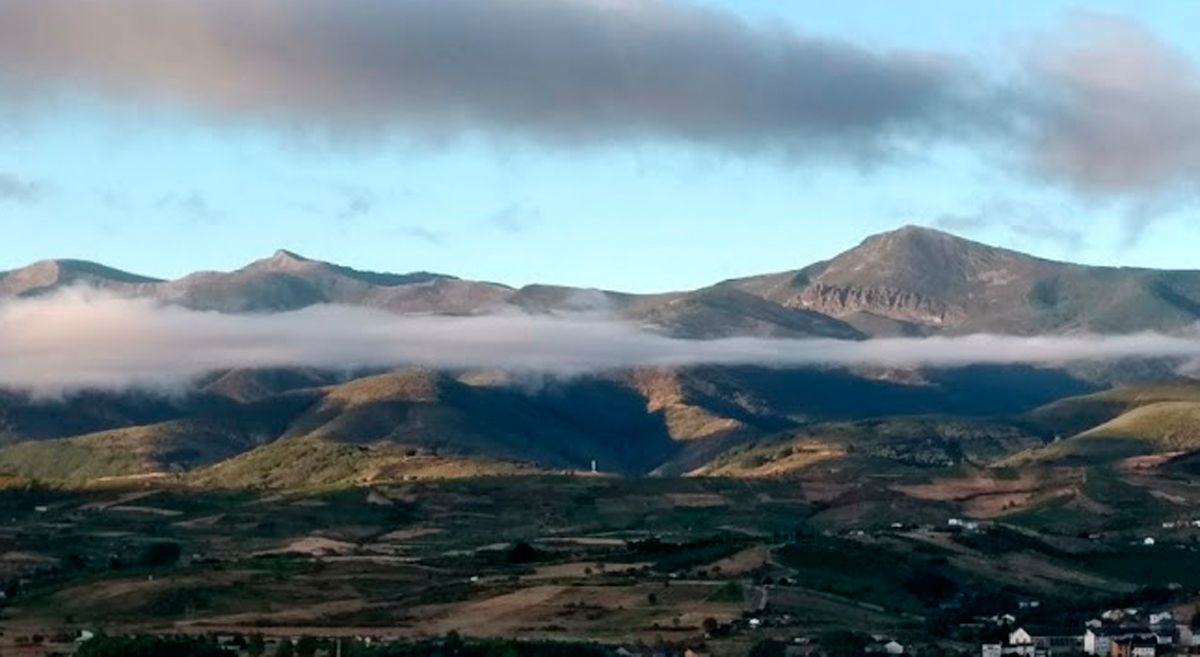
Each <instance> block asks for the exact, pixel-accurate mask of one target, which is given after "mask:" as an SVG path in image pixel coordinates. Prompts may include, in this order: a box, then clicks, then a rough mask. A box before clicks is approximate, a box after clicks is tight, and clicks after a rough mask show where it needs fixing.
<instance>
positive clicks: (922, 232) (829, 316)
mask: <svg viewBox="0 0 1200 657" xmlns="http://www.w3.org/2000/svg"><path fill="white" fill-rule="evenodd" d="M74 285H86V286H90V287H96V288H100V289H105V290H109V291H112V292H116V293H119V294H123V295H131V296H141V297H148V298H153V299H156V300H159V301H162V302H165V303H173V304H180V305H184V306H187V307H190V308H197V309H203V310H218V311H222V312H230V313H235V312H270V311H281V310H291V309H297V308H302V307H305V306H309V305H313V304H320V303H339V304H350V305H359V306H368V307H372V308H380V309H384V310H388V311H391V312H396V313H407V314H446V315H464V314H479V313H491V312H511V311H513V310H518V311H520V312H528V313H571V312H579V311H587V312H592V313H595V312H602V313H607V314H610V315H612V316H615V317H619V318H622V319H625V320H628V321H632V322H637V323H640V324H647V325H652V326H657V327H660V328H662V329H665V330H667V331H668V332H670V333H672V334H674V335H677V336H680V337H687V338H696V339H708V338H717V337H727V336H734V335H755V336H786V337H797V336H823V337H836V338H844V339H859V338H862V337H864V336H871V337H879V336H888V335H928V334H931V333H951V334H962V333H972V332H992V333H1010V334H1019V335H1035V334H1047V333H1073V332H1079V331H1093V332H1100V333H1125V332H1130V331H1138V330H1163V331H1171V330H1176V329H1180V328H1183V327H1186V326H1189V325H1191V324H1192V323H1194V322H1195V321H1197V319H1200V272H1195V271H1158V270H1150V269H1131V268H1112V267H1089V266H1083V265H1075V264H1069V263H1062V262H1054V261H1050V260H1044V259H1041V258H1036V257H1033V256H1029V255H1025V254H1022V253H1018V252H1016V251H1011V250H1007V249H1000V248H995V247H991V246H987V245H984V244H980V243H977V242H972V241H970V240H966V239H962V238H959V237H955V236H953V235H950V234H948V233H943V232H940V231H936V230H932V229H928V228H919V227H915V226H906V227H904V228H901V229H899V230H895V231H891V232H887V233H881V234H878V235H873V236H871V237H868V238H867V239H866V240H864V241H863V242H862V243H861V244H860V245H858V246H857V247H855V248H852V249H850V250H848V251H846V252H844V253H841V254H839V255H836V256H835V257H833V258H831V259H829V260H826V261H824V262H819V263H816V264H812V265H809V266H806V267H802V268H800V269H795V270H791V271H785V272H779V273H772V274H765V275H761V276H752V277H748V278H742V279H737V280H731V281H725V282H723V283H718V284H716V285H711V286H706V287H703V288H700V289H697V290H691V291H681V292H672V293H664V294H643V295H638V294H626V293H621V292H613V291H603V290H595V289H585V288H572V287H563V286H554V285H529V286H526V287H523V288H520V289H514V288H512V287H508V286H505V285H502V284H497V283H490V282H484V281H470V280H465V279H460V278H456V277H453V276H449V275H445V274H434V273H428V272H411V273H402V274H393V273H381V272H368V271H360V270H356V269H352V268H350V267H344V266H340V265H336V264H332V263H327V262H322V261H319V260H313V259H309V258H305V257H303V256H300V255H297V254H295V253H291V252H289V251H282V250H281V251H278V252H276V253H275V254H273V255H272V256H270V257H267V258H263V259H261V260H257V261H254V262H252V263H250V264H248V265H246V266H245V267H242V268H240V269H237V270H234V271H229V272H197V273H193V274H189V275H187V276H184V277H182V278H179V279H177V280H172V281H160V280H157V279H154V278H151V277H147V276H140V275H136V274H130V273H127V272H122V271H119V270H116V269H112V268H110V267H106V266H104V265H100V264H96V263H90V262H84V261H78V260H58V261H43V262H39V263H35V264H33V265H31V266H29V267H25V268H23V269H17V270H13V271H10V272H5V273H0V298H6V297H20V296H29V295H34V294H45V293H48V292H52V291H54V290H58V289H62V288H64V287H70V286H74Z"/></svg>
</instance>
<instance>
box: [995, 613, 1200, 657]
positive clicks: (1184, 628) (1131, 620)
mask: <svg viewBox="0 0 1200 657" xmlns="http://www.w3.org/2000/svg"><path fill="white" fill-rule="evenodd" d="M1010 618H1011V617H1010ZM1197 647H1200V634H1193V632H1192V628H1191V625H1190V624H1188V623H1178V622H1176V620H1175V615H1174V614H1173V613H1172V612H1171V611H1160V612H1154V613H1149V614H1142V613H1141V611H1140V610H1138V609H1112V610H1109V611H1106V612H1104V613H1103V614H1101V616H1100V618H1096V619H1093V620H1090V621H1088V622H1087V623H1085V624H1084V628H1083V632H1082V633H1079V634H1076V633H1073V632H1067V633H1054V632H1044V633H1043V632H1036V631H1034V632H1031V631H1028V630H1026V629H1025V628H1023V627H1017V628H1016V629H1013V630H1012V631H1010V632H1008V635H1007V636H1006V637H1005V638H1004V640H1002V641H999V642H985V643H984V644H983V645H982V648H981V657H1073V656H1075V655H1080V654H1084V655H1092V656H1093V657H1163V656H1165V655H1188V654H1191V653H1192V651H1193V648H1197Z"/></svg>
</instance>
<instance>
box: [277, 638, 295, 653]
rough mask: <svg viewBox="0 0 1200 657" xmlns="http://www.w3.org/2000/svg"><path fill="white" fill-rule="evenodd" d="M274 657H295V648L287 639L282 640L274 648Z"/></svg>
mask: <svg viewBox="0 0 1200 657" xmlns="http://www.w3.org/2000/svg"><path fill="white" fill-rule="evenodd" d="M275 657H296V647H295V646H293V645H292V642H291V641H289V640H288V639H282V640H281V641H280V642H279V646H278V647H276V648H275Z"/></svg>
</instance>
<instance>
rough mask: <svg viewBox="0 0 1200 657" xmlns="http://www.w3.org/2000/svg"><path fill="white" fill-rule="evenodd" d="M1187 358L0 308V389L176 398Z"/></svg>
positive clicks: (474, 323) (579, 328) (431, 321)
mask: <svg viewBox="0 0 1200 657" xmlns="http://www.w3.org/2000/svg"><path fill="white" fill-rule="evenodd" d="M1122 358H1179V359H1197V358H1200V339H1196V338H1195V337H1185V336H1168V335H1162V334H1157V333H1139V334H1134V335H1126V336H1095V335H1078V336H1068V337H1037V338H1024V337H1011V336H995V335H973V336H966V337H951V338H941V337H938V338H894V339H877V340H870V341H864V342H854V341H839V340H828V339H761V338H731V339H722V340H707V341H700V340H681V339H675V338H670V337H666V336H663V335H660V334H657V333H653V332H650V331H646V330H642V329H639V328H638V327H636V326H632V325H629V324H626V323H622V322H617V321H608V320H604V319H596V318H595V317H574V318H555V317H546V316H529V315H502V316H483V317H434V316H399V315H394V314H389V313H385V312H382V311H376V310H370V309H364V308H357V307H347V306H314V307H310V308H306V309H304V310H299V311H295V312H288V313H278V314H258V315H228V314H219V313H213V312H199V311H193V310H187V309H184V308H180V307H176V306H162V305H157V304H155V303H154V302H151V301H146V300H140V299H125V298H117V297H112V296H106V295H102V294H98V293H94V292H91V291H82V290H69V291H66V292H63V293H60V294H57V295H54V296H49V297H44V298H37V299H25V300H16V301H10V302H7V303H5V304H4V305H2V306H0V385H3V386H7V387H15V388H25V389H30V390H33V391H35V392H39V393H46V394H53V393H57V392H61V391H64V390H70V389H78V388H95V387H99V388H125V387H151V388H153V387H158V388H180V387H184V386H186V385H187V384H188V383H189V382H190V381H192V380H193V379H194V378H195V377H197V376H199V375H201V374H204V373H206V372H210V371H214V370H219V369H225V368H232V367H281V366H307V367H316V368H324V369H332V370H342V369H348V368H361V367H393V366H424V367H434V368H446V369H474V368H486V369H504V370H510V371H513V372H527V373H546V374H560V375H572V374H579V373H584V372H593V371H602V370H611V369H623V368H629V367H636V366H681V365H699V364H723V365H735V364H739V365H764V366H806V365H881V366H958V365H966V364H973V363H991V364H1004V363H1025V364H1058V363H1065V362H1070V361H1085V360H1096V361H1102V360H1115V359H1122Z"/></svg>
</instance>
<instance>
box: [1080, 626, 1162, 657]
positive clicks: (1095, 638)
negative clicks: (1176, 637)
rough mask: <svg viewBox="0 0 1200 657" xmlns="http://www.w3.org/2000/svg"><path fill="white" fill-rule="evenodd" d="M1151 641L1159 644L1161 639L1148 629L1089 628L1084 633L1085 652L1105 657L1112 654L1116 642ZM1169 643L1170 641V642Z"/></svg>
mask: <svg viewBox="0 0 1200 657" xmlns="http://www.w3.org/2000/svg"><path fill="white" fill-rule="evenodd" d="M1129 639H1139V640H1149V641H1152V642H1154V643H1155V644H1157V643H1158V642H1159V637H1158V635H1156V634H1155V633H1154V631H1153V630H1151V629H1150V628H1148V627H1115V626H1103V627H1089V628H1088V629H1087V631H1086V632H1084V633H1083V652H1084V653H1086V654H1088V655H1099V656H1100V657H1105V656H1106V655H1111V654H1112V645H1113V642H1114V641H1127V640H1129ZM1168 642H1169V640H1168Z"/></svg>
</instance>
